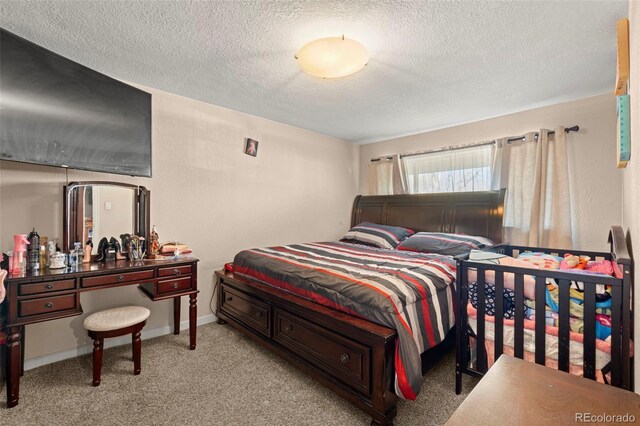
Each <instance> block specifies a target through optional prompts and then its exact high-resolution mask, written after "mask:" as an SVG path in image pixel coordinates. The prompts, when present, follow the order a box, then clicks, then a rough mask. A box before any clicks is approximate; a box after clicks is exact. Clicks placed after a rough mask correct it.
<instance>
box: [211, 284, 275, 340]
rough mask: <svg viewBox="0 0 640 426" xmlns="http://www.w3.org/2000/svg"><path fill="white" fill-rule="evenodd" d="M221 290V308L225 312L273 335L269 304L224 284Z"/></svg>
mask: <svg viewBox="0 0 640 426" xmlns="http://www.w3.org/2000/svg"><path fill="white" fill-rule="evenodd" d="M220 291H221V292H222V294H221V304H220V309H221V310H222V311H223V312H224V313H225V314H227V315H230V316H232V317H234V318H235V319H237V320H238V321H241V322H243V323H244V324H246V325H247V326H249V327H250V328H252V329H253V330H255V331H257V332H259V333H262V334H264V335H265V336H267V337H271V315H270V309H269V305H268V304H266V303H264V302H262V301H260V300H258V299H256V298H255V297H252V296H249V295H248V294H245V293H243V292H241V291H237V290H235V289H232V288H230V287H228V286H225V285H224V284H223V285H222V288H221V290H220Z"/></svg>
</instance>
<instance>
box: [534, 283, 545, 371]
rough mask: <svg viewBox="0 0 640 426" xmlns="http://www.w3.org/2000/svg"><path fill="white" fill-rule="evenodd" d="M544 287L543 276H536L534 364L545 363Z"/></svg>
mask: <svg viewBox="0 0 640 426" xmlns="http://www.w3.org/2000/svg"><path fill="white" fill-rule="evenodd" d="M545 289H546V280H545V278H544V277H538V276H536V364H540V365H544V364H545V358H546V344H545V338H546V334H545Z"/></svg>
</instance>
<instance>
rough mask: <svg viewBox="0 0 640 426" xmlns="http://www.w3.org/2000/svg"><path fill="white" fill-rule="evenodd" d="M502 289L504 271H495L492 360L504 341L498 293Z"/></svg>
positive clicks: (501, 303)
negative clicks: (494, 323) (494, 320)
mask: <svg viewBox="0 0 640 426" xmlns="http://www.w3.org/2000/svg"><path fill="white" fill-rule="evenodd" d="M503 289H504V272H502V271H496V316H495V319H496V328H495V336H494V344H495V347H494V354H495V356H494V361H497V360H498V358H500V355H502V347H503V342H504V340H503V339H504V335H503V333H504V299H503V298H502V297H499V296H498V295H502V291H503Z"/></svg>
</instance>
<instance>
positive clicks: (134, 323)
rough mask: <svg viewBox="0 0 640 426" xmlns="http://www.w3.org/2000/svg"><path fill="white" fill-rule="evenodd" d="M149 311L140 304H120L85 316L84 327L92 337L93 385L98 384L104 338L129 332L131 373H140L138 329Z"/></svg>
mask: <svg viewBox="0 0 640 426" xmlns="http://www.w3.org/2000/svg"><path fill="white" fill-rule="evenodd" d="M150 313H151V312H149V310H148V309H147V308H143V307H142V306H122V307H120V308H112V309H106V310H104V311H100V312H96V313H94V314H91V315H89V316H88V317H87V318H85V320H84V328H86V329H87V331H88V332H89V337H91V338H92V339H93V386H100V372H101V371H102V350H103V345H104V339H105V338H109V337H118V336H124V335H125V334H131V340H132V343H133V374H135V375H138V374H140V371H141V363H142V340H141V339H140V331H141V330H142V329H143V327H144V326H145V324H146V323H147V318H149V314H150Z"/></svg>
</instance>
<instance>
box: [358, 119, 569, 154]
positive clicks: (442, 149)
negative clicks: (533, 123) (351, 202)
mask: <svg viewBox="0 0 640 426" xmlns="http://www.w3.org/2000/svg"><path fill="white" fill-rule="evenodd" d="M578 130H580V126H578V125H575V126H571V127H567V128H565V129H564V132H565V133H569V132H577V131H578ZM555 133H556V132H555V131H554V130H551V131H550V132H549V133H548V134H549V135H553V134H555ZM538 135H539V133H538V132H536V136H535V137H536V138H537V137H538ZM524 138H525V136H524V135H523V136H517V137H513V138H508V139H507V143H511V142H515V141H519V140H524ZM494 143H496V140H495V139H494V140H491V141H488V142H480V143H474V144H467V145H458V146H448V147H446V148H438V149H431V150H426V151H416V152H410V153H407V154H400V158H404V157H411V156H413V155H421V154H430V153H433V152H443V151H456V150H458V149H466V148H475V147H477V146H485V145H493V144H494ZM392 158H393V157H392V156H386V157H379V158H372V159H371V162H375V161H380V160H382V159H385V160H391V159H392Z"/></svg>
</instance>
